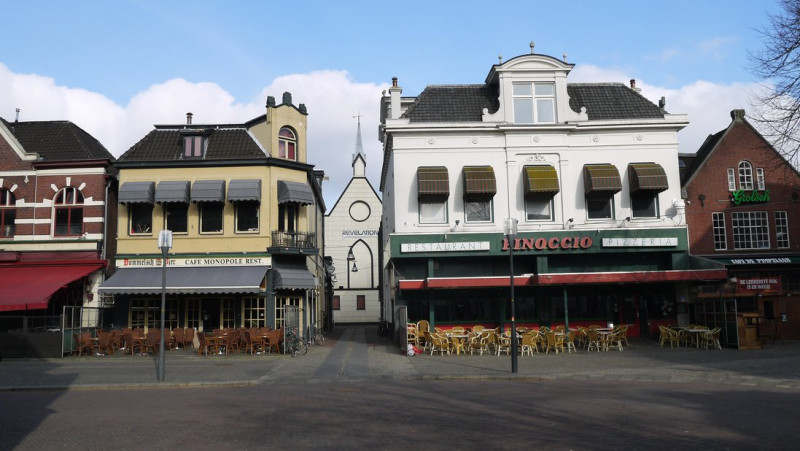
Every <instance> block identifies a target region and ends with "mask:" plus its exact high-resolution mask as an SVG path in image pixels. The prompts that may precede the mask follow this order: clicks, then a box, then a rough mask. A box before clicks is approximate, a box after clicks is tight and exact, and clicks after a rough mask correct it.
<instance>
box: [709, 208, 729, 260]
mask: <svg viewBox="0 0 800 451" xmlns="http://www.w3.org/2000/svg"><path fill="white" fill-rule="evenodd" d="M711 224H712V228H713V231H714V250H715V251H724V250H726V249H728V237H727V236H726V232H725V213H719V212H718V213H711Z"/></svg>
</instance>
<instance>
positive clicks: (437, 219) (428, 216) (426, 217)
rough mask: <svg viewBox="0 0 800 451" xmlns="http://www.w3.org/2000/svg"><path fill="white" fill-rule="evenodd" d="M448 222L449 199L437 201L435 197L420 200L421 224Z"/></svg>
mask: <svg viewBox="0 0 800 451" xmlns="http://www.w3.org/2000/svg"><path fill="white" fill-rule="evenodd" d="M446 222H447V201H446V200H444V201H441V202H436V201H434V200H433V199H426V200H424V201H423V200H420V201H419V223H420V224H445V223H446Z"/></svg>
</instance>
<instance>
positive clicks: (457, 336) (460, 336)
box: [445, 333, 469, 355]
mask: <svg viewBox="0 0 800 451" xmlns="http://www.w3.org/2000/svg"><path fill="white" fill-rule="evenodd" d="M445 335H447V338H449V339H450V340H457V341H458V344H459V346H456V355H461V350H462V349H464V340H466V339H467V337H469V334H454V333H449V334H445ZM466 353H467V351H464V354H466Z"/></svg>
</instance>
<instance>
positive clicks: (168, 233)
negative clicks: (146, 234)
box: [158, 230, 172, 382]
mask: <svg viewBox="0 0 800 451" xmlns="http://www.w3.org/2000/svg"><path fill="white" fill-rule="evenodd" d="M158 247H159V248H160V249H161V340H160V342H159V344H158V380H159V382H163V381H164V311H165V310H166V304H167V252H169V250H170V249H171V248H172V230H162V231H161V232H159V233H158Z"/></svg>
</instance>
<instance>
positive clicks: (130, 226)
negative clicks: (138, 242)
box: [127, 203, 153, 236]
mask: <svg viewBox="0 0 800 451" xmlns="http://www.w3.org/2000/svg"><path fill="white" fill-rule="evenodd" d="M127 208H128V236H150V235H152V234H153V204H147V203H135V204H128V207H127ZM140 208H141V209H149V210H150V227H149V228H148V230H142V231H135V230H134V227H135V224H134V220H135V219H136V218H134V216H135V215H134V211H135V210H138V209H140ZM142 214H143V215H144V212H142Z"/></svg>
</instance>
